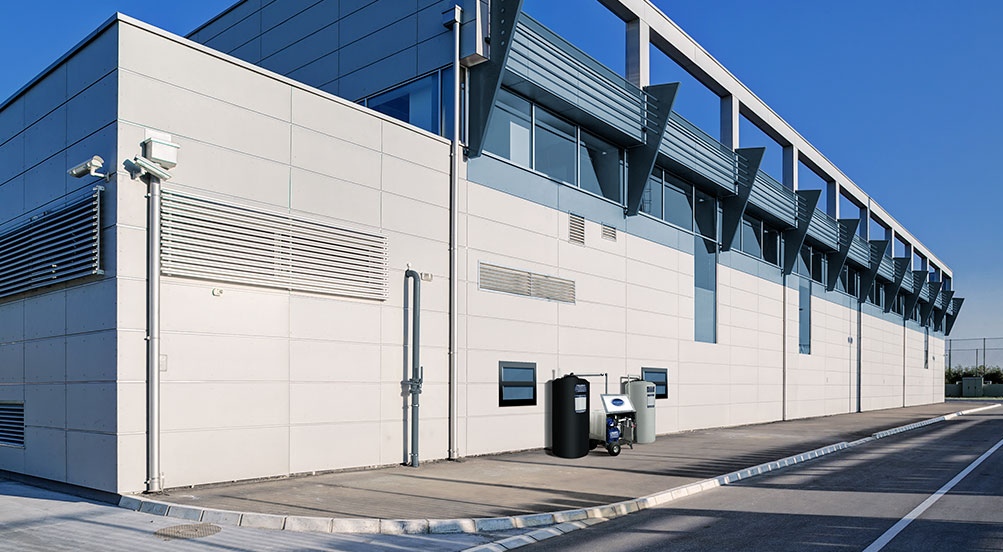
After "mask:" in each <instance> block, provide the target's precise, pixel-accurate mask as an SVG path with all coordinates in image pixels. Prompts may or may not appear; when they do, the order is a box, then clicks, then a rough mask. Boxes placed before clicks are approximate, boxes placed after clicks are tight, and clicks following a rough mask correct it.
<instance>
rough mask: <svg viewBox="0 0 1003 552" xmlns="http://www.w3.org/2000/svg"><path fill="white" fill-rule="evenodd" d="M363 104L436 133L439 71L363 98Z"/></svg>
mask: <svg viewBox="0 0 1003 552" xmlns="http://www.w3.org/2000/svg"><path fill="white" fill-rule="evenodd" d="M366 105H367V106H369V108H370V109H374V110H376V111H379V112H380V113H383V114H384V115H389V116H391V117H393V118H395V119H400V120H401V121H404V122H407V123H411V124H412V125H414V126H416V127H418V128H422V129H425V130H427V131H429V132H434V133H435V134H440V133H441V132H440V131H441V129H440V128H439V124H440V122H439V109H440V107H439V75H438V73H434V74H431V75H429V76H427V77H423V78H420V79H418V80H416V81H414V82H411V83H408V84H405V85H404V86H400V87H398V88H395V89H393V90H391V91H389V92H384V93H383V94H380V95H378V96H373V97H372V98H369V100H367V101H366Z"/></svg>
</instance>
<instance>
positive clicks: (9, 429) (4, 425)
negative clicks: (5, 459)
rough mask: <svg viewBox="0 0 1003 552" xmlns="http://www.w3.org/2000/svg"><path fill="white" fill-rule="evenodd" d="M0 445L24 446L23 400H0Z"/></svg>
mask: <svg viewBox="0 0 1003 552" xmlns="http://www.w3.org/2000/svg"><path fill="white" fill-rule="evenodd" d="M0 445H10V446H13V447H23V446H24V403H23V402H17V403H15V402H0Z"/></svg>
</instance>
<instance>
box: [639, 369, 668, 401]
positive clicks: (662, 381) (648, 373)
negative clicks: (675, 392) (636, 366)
mask: <svg viewBox="0 0 1003 552" xmlns="http://www.w3.org/2000/svg"><path fill="white" fill-rule="evenodd" d="M641 379H643V380H644V381H650V382H651V383H654V384H655V398H656V399H667V398H669V371H668V370H666V369H665V368H641Z"/></svg>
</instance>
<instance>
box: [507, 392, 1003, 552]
mask: <svg viewBox="0 0 1003 552" xmlns="http://www.w3.org/2000/svg"><path fill="white" fill-rule="evenodd" d="M955 404H956V403H955ZM1001 438H1003V413H1000V412H999V411H998V410H996V411H987V412H983V413H978V414H974V415H972V416H965V417H963V418H956V419H953V420H949V421H947V422H944V423H941V424H935V425H932V426H929V427H927V428H923V429H919V430H916V431H914V432H909V433H904V434H901V435H897V436H893V437H889V438H887V439H882V440H879V441H874V442H871V443H867V444H864V445H861V446H859V447H857V448H853V449H849V450H848V451H846V452H842V453H840V454H836V455H832V456H828V457H825V458H822V459H819V460H816V461H813V462H811V463H808V464H805V465H804V466H800V467H795V468H790V469H787V470H784V471H782V472H778V473H777V474H776V475H766V476H763V477H760V478H754V479H750V480H748V481H745V482H739V483H736V484H733V485H729V486H726V487H720V488H717V489H712V490H709V491H706V492H704V493H701V494H699V495H695V496H693V497H688V498H683V499H680V500H677V501H674V502H672V503H670V504H668V505H666V506H663V507H658V508H653V509H650V510H645V511H643V512H640V513H637V514H633V515H630V516H626V517H623V518H618V519H615V520H612V521H609V522H607V523H602V524H599V525H596V526H594V527H591V528H588V529H583V530H580V531H576V532H574V533H570V534H568V535H566V536H563V537H556V538H552V539H549V540H547V541H544V542H541V543H539V544H536V545H532V546H529V547H526V548H523V549H521V550H526V551H527V552H529V551H531V550H575V551H600V550H612V549H621V550H639V551H643V550H663V549H671V550H674V551H675V550H682V551H685V550H694V551H696V550H763V551H776V550H835V549H843V550H864V549H865V548H868V547H869V546H871V545H873V544H874V543H876V542H877V543H878V544H879V545H882V544H883V546H882V547H881V548H880V549H881V550H883V551H893V550H894V551H899V550H901V551H906V550H908V551H914V550H1001V549H1003V449H1000V450H997V451H995V452H993V453H992V454H990V455H988V456H987V457H986V458H985V460H984V461H983V462H982V463H981V464H979V465H978V467H976V468H975V469H973V470H972V471H971V472H970V473H968V474H967V475H965V477H964V478H963V479H961V480H960V481H959V482H958V483H957V485H956V486H955V487H953V488H951V489H950V490H949V491H947V492H946V494H944V495H943V496H942V497H941V498H940V499H939V500H937V501H936V502H934V503H933V504H932V505H931V506H930V507H929V508H928V509H926V510H925V511H923V512H922V513H921V514H919V515H918V517H917V518H916V519H915V520H914V521H912V522H911V523H909V524H908V525H907V526H905V527H904V528H903V529H902V530H901V532H899V533H897V534H896V535H895V536H894V538H891V539H890V540H888V542H887V543H882V542H881V541H880V540H879V539H881V536H882V535H884V534H885V533H886V532H887V531H888V530H889V529H890V528H892V527H893V526H895V525H896V524H897V523H898V522H899V521H900V520H902V519H903V518H905V517H907V516H909V514H910V513H911V512H913V511H914V510H915V509H916V508H917V506H919V505H920V504H922V503H923V502H924V501H927V500H928V499H929V498H930V497H931V496H933V495H934V494H935V493H936V492H937V491H938V490H940V489H942V488H943V487H944V486H945V484H946V483H948V482H950V481H951V480H952V479H954V478H955V477H956V476H958V475H959V474H961V473H962V472H963V471H964V470H965V469H966V468H967V467H968V466H970V465H971V464H972V463H973V461H974V460H976V459H977V458H979V457H980V456H982V455H983V454H984V453H986V452H987V451H990V450H991V449H992V447H993V446H994V445H995V444H996V443H997V442H999V440H1000V439H1001ZM877 549H878V547H875V548H873V549H872V550H877Z"/></svg>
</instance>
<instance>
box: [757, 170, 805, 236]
mask: <svg viewBox="0 0 1003 552" xmlns="http://www.w3.org/2000/svg"><path fill="white" fill-rule="evenodd" d="M749 203H751V204H752V205H753V206H755V207H757V208H758V209H760V210H761V211H763V212H765V213H767V214H770V215H772V216H774V217H776V218H777V219H778V220H780V221H783V222H784V223H786V224H787V225H788V226H791V227H793V226H795V225H796V224H797V220H796V219H795V217H796V213H797V209H796V200H795V198H794V191H793V190H789V189H787V188H785V187H784V185H783V184H781V183H779V182H777V181H776V180H774V179H773V178H772V177H770V176H769V175H768V174H766V173H764V172H763V171H759V172H758V173H756V180H755V182H754V183H753V185H752V194H751V195H750V196H749Z"/></svg>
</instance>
